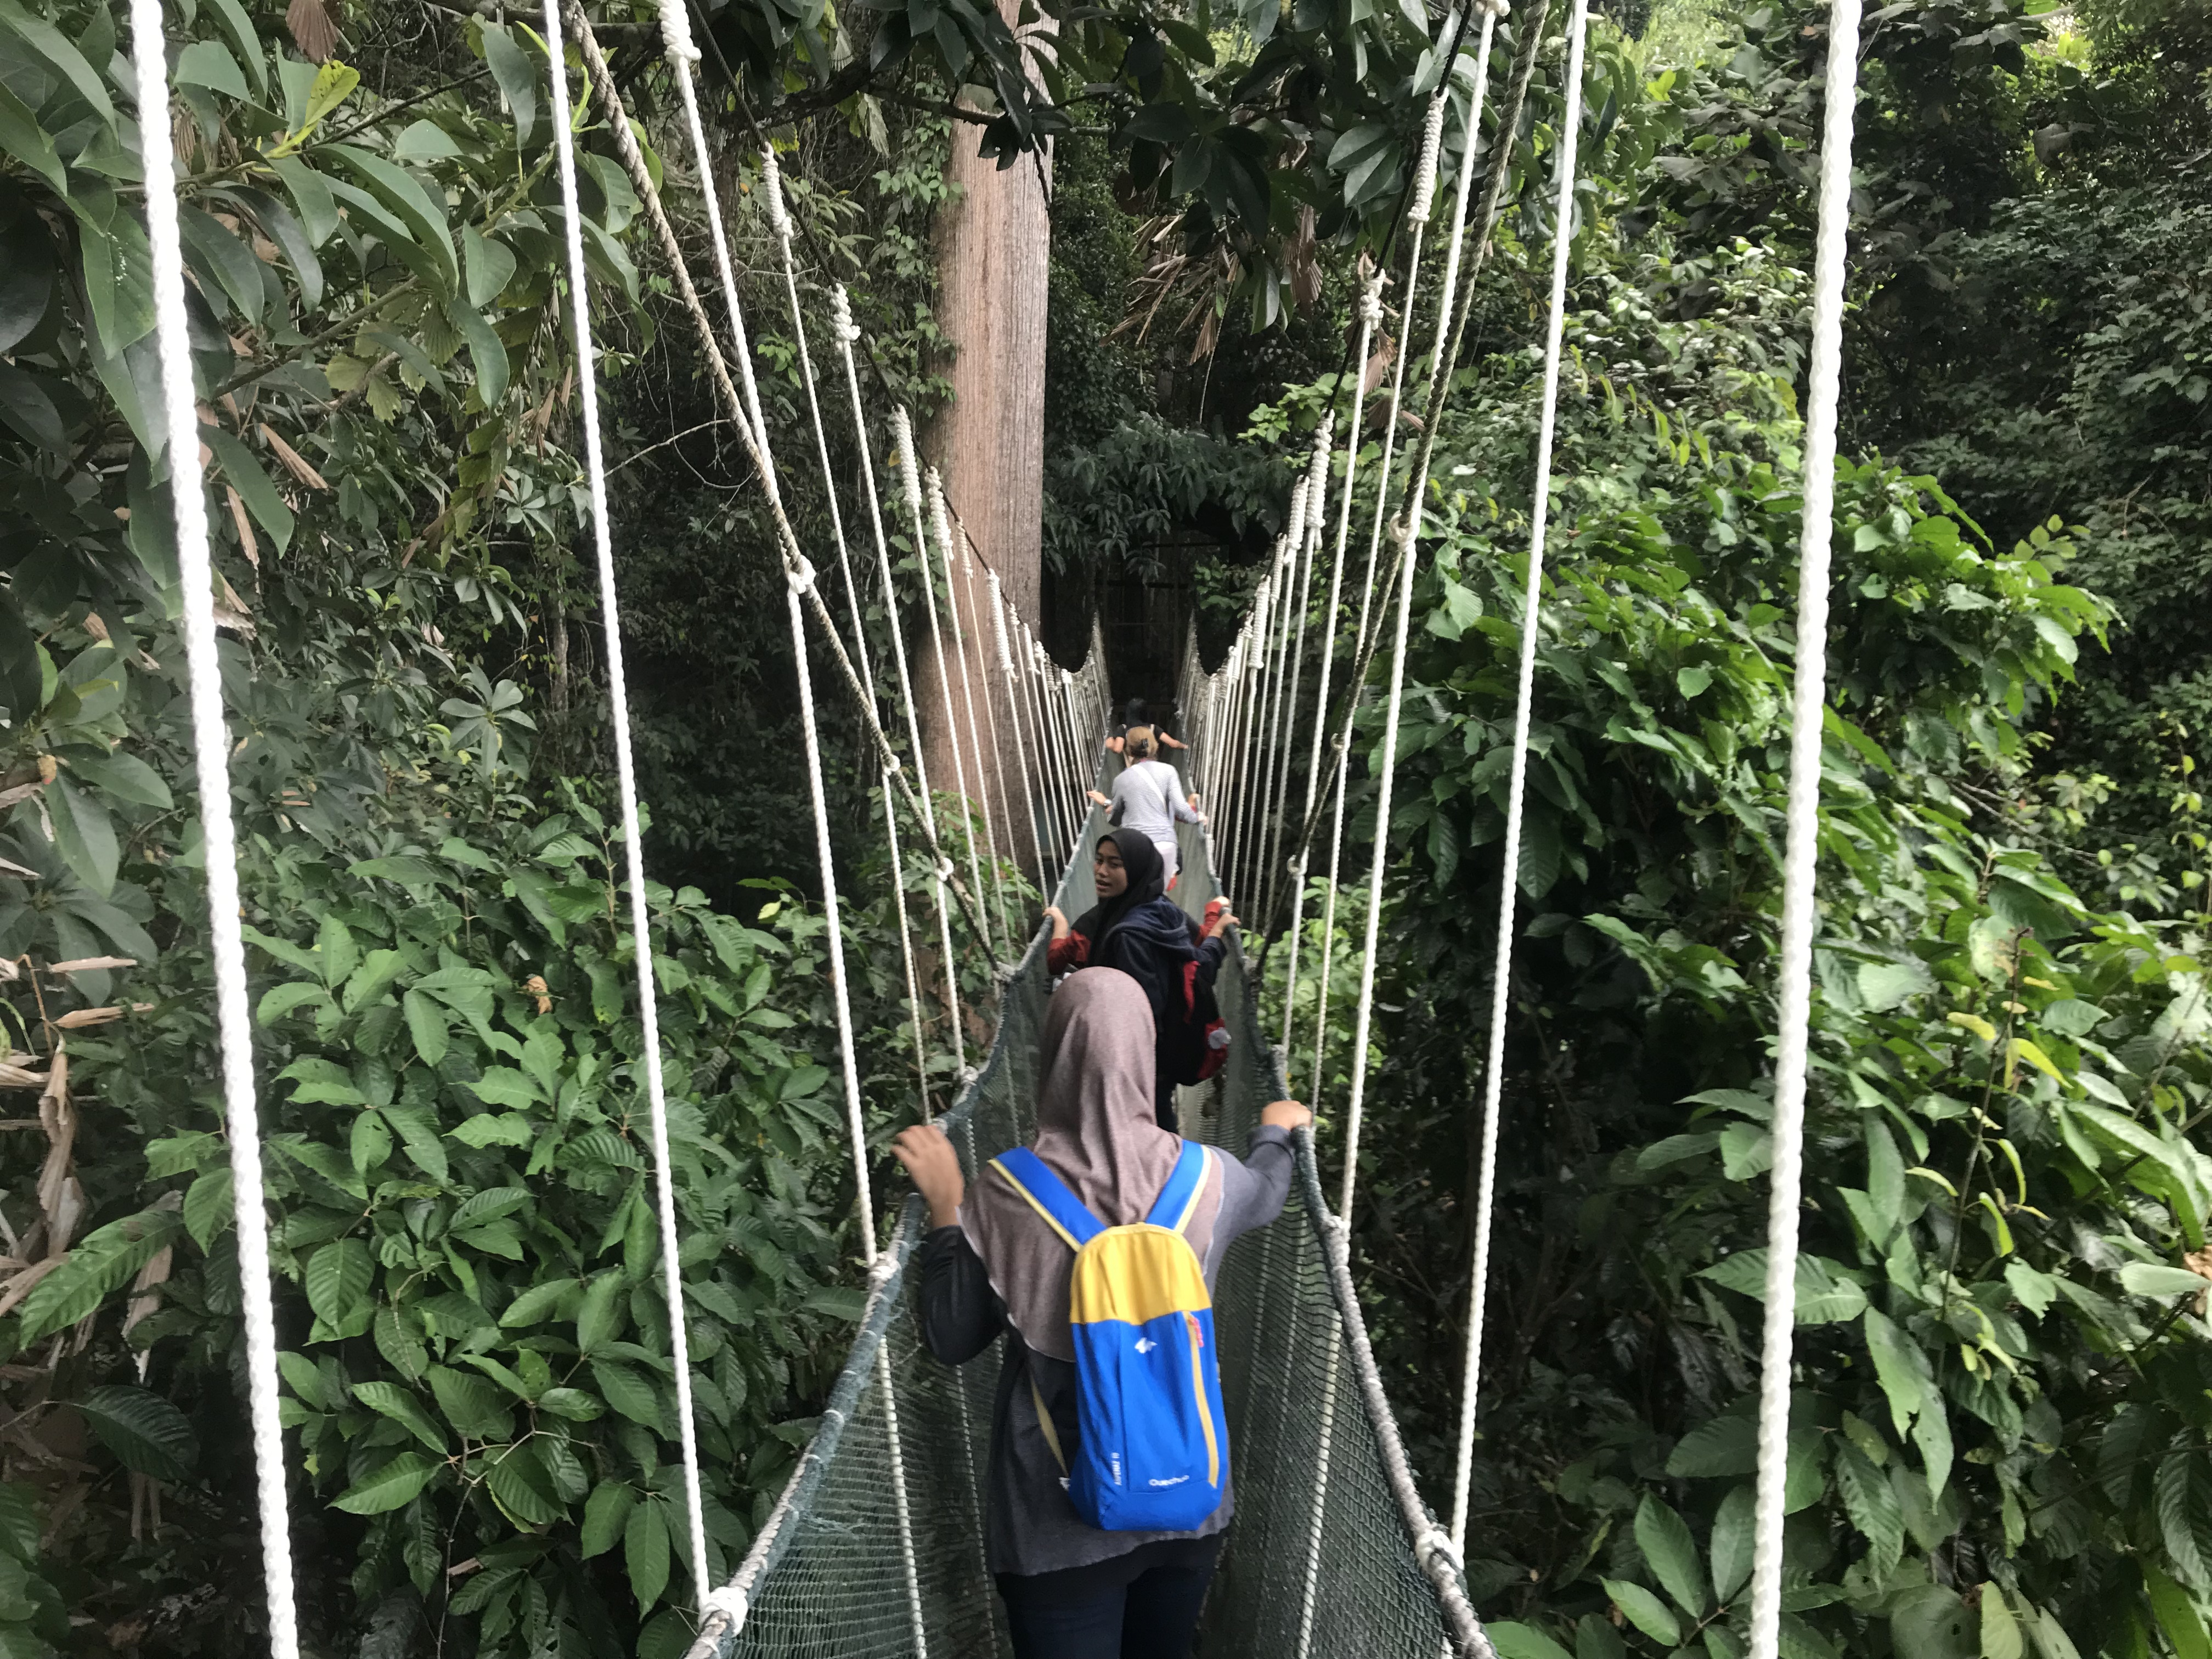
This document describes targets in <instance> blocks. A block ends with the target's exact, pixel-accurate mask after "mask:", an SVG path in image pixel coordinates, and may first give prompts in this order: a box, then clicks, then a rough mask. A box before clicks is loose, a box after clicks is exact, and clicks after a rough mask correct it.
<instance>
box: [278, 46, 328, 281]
mask: <svg viewBox="0 0 2212 1659" xmlns="http://www.w3.org/2000/svg"><path fill="white" fill-rule="evenodd" d="M327 67H329V66H328V65H327V64H325V68H327ZM269 165H270V167H272V168H274V169H275V170H276V176H277V177H278V178H279V179H283V181H284V189H285V191H286V192H287V193H288V194H289V196H290V197H291V198H292V207H293V210H294V211H295V212H296V213H297V214H298V215H299V216H300V228H301V229H302V230H303V231H305V232H306V233H307V246H309V247H311V248H318V247H320V246H322V245H323V244H324V243H325V242H327V241H328V240H330V239H331V233H332V232H333V231H335V230H337V228H338V204H337V200H336V199H335V198H334V197H332V196H331V187H330V184H329V182H328V181H327V180H326V179H324V177H323V175H322V174H321V173H317V172H316V171H315V170H314V168H313V167H309V166H308V165H307V163H306V162H305V161H301V160H300V159H299V158H298V157H297V156H290V155H283V156H273V157H271V158H270V162H269Z"/></svg>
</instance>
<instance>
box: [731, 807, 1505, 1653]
mask: <svg viewBox="0 0 2212 1659" xmlns="http://www.w3.org/2000/svg"><path fill="white" fill-rule="evenodd" d="M1103 828H1104V817H1103V814H1100V813H1097V812H1094V813H1092V814H1091V822H1090V823H1089V825H1088V827H1087V829H1086V830H1085V836H1084V842H1083V845H1082V846H1081V847H1080V848H1078V850H1077V853H1076V855H1075V857H1074V859H1073V860H1072V861H1071V863H1070V864H1069V866H1068V869H1067V872H1066V875H1065V876H1064V877H1063V878H1062V879H1061V882H1060V892H1059V899H1058V902H1059V903H1060V907H1061V908H1062V909H1063V910H1064V911H1066V914H1068V915H1071V916H1073V915H1080V914H1081V913H1082V912H1083V911H1084V910H1085V909H1087V908H1089V907H1090V906H1091V903H1092V902H1095V899H1096V894H1095V892H1094V890H1093V889H1092V886H1091V851H1092V848H1093V846H1094V845H1095V843H1096V841H1097V836H1098V834H1099V832H1100V831H1101V830H1102V829H1103ZM1182 848H1183V853H1182V870H1183V874H1182V880H1181V881H1180V882H1179V883H1178V884H1177V886H1176V893H1175V897H1176V899H1177V900H1178V901H1179V902H1181V903H1182V905H1183V907H1184V908H1186V909H1187V910H1188V911H1189V912H1190V913H1191V914H1192V915H1200V913H1202V912H1203V910H1204V908H1205V906H1206V901H1207V900H1208V899H1209V898H1211V897H1212V896H1213V895H1214V893H1215V891H1216V887H1215V884H1214V880H1213V875H1212V869H1211V867H1210V866H1209V863H1208V859H1207V848H1206V837H1205V836H1204V835H1203V834H1202V833H1200V832H1198V831H1197V830H1196V829H1194V826H1191V825H1183V826H1182ZM1050 989H1051V986H1050V983H1049V981H1048V976H1047V975H1046V971H1045V965H1044V951H1043V948H1042V933H1041V934H1040V936H1039V939H1036V940H1033V941H1032V942H1031V944H1030V949H1029V951H1028V952H1027V953H1026V954H1025V955H1024V957H1023V958H1022V962H1021V964H1020V966H1019V969H1018V971H1017V972H1016V973H1015V974H1014V975H1013V976H1012V979H1011V981H1009V982H1008V983H1007V985H1006V991H1005V994H1004V999H1003V1002H1002V1005H1001V1008H1000V1024H999V1030H998V1036H997V1040H996V1042H994V1045H993V1047H992V1049H991V1052H990V1055H989V1057H988V1059H987V1061H986V1062H985V1064H984V1066H983V1067H982V1070H981V1073H980V1074H979V1075H978V1076H977V1078H976V1079H975V1082H974V1083H973V1084H972V1085H970V1086H969V1089H968V1090H967V1091H965V1092H964V1093H963V1096H962V1097H961V1099H960V1101H959V1102H958V1103H957V1105H956V1107H955V1109H953V1110H952V1111H951V1113H950V1114H948V1115H947V1116H946V1118H945V1126H946V1128H947V1129H948V1131H949V1132H950V1133H951V1135H952V1138H953V1141H954V1144H955V1146H957V1148H958V1149H959V1152H960V1155H961V1158H962V1161H963V1164H965V1165H966V1166H967V1169H968V1172H969V1177H970V1178H971V1179H972V1178H973V1176H974V1174H975V1168H976V1166H977V1164H978V1163H979V1161H980V1160H987V1159H988V1158H990V1157H992V1156H993V1155H994V1154H996V1153H998V1152H1001V1151H1003V1150H1005V1149H1006V1147H1008V1146H1016V1145H1018V1144H1020V1143H1021V1142H1024V1141H1025V1140H1027V1139H1029V1138H1030V1134H1031V1133H1033V1129H1034V1121H1033V1117H1032V1108H1031V1102H1032V1097H1033V1091H1034V1087H1035V1083H1036V1050H1037V1040H1038V1036H1039V1033H1040V1032H1041V1030H1042V1027H1043V1023H1044V1012H1045V1002H1046V999H1047V997H1048V994H1049V993H1050ZM1217 994H1218V998H1219V1000H1220V1004H1221V1011H1222V1014H1223V1018H1224V1019H1225V1021H1226V1023H1227V1024H1228V1028H1229V1030H1230V1031H1231V1034H1232V1036H1233V1039H1234V1041H1233V1045H1232V1047H1231V1049H1230V1054H1229V1059H1228V1061H1227V1063H1226V1064H1225V1066H1224V1067H1223V1071H1222V1073H1221V1075H1220V1076H1219V1077H1218V1078H1216V1079H1214V1080H1213V1081H1212V1083H1210V1084H1208V1085H1205V1086H1203V1087H1201V1088H1199V1089H1192V1090H1186V1091H1184V1093H1183V1101H1182V1103H1183V1128H1184V1132H1185V1133H1189V1134H1193V1135H1197V1136H1200V1137H1203V1138H1206V1139H1212V1140H1216V1141H1218V1143H1220V1144H1221V1145H1223V1146H1227V1147H1229V1148H1230V1149H1231V1150H1232V1151H1237V1152H1241V1151H1242V1150H1243V1146H1244V1145H1245V1141H1246V1138H1247V1137H1248V1136H1249V1133H1250V1132H1251V1129H1252V1127H1253V1125H1254V1124H1255V1122H1256V1121H1258V1117H1259V1112H1260V1109H1261V1106H1263V1105H1264V1104H1266V1103H1267V1102H1268V1101H1270V1100H1273V1099H1277V1098H1279V1097H1281V1096H1282V1095H1283V1094H1284V1092H1285V1091H1284V1088H1283V1085H1282V1078H1281V1073H1280V1068H1279V1065H1278V1063H1277V1060H1276V1057H1275V1055H1274V1054H1273V1051H1272V1050H1271V1049H1270V1048H1269V1047H1268V1045H1267V1040H1266V1039H1265V1037H1264V1036H1262V1035H1261V1027H1260V1021H1259V1018H1258V1012H1257V1010H1256V1009H1255V1006H1254V998H1253V995H1252V992H1251V987H1250V983H1249V979H1248V977H1247V974H1246V969H1245V963H1244V958H1243V951H1242V949H1241V946H1240V945H1237V943H1236V942H1235V941H1234V939H1233V937H1232V945H1231V952H1230V956H1229V959H1228V961H1227V962H1226V963H1225V965H1224V966H1223V969H1222V971H1221V976H1220V980H1219V982H1218V987H1217ZM1298 1141H1299V1160H1300V1169H1299V1179H1298V1180H1297V1181H1296V1182H1293V1185H1292V1190H1291V1201H1290V1205H1289V1207H1288V1208H1287V1209H1286V1210H1285V1212H1284V1213H1283V1215H1282V1217H1281V1218H1280V1219H1279V1220H1278V1221H1277V1222H1276V1223H1275V1224H1274V1225H1273V1226H1271V1227H1268V1228H1266V1229H1263V1230H1261V1231H1259V1232H1256V1233H1253V1234H1249V1235H1248V1236H1247V1237H1244V1238H1243V1239H1240V1240H1238V1241H1237V1243H1235V1244H1233V1245H1232V1246H1231V1249H1230V1251H1229V1254H1228V1255H1227V1257H1226V1259H1225V1261H1224V1263H1223V1267H1222V1270H1221V1274H1220V1282H1219V1285H1218V1291H1217V1295H1216V1298H1215V1321H1216V1327H1217V1329H1218V1332H1219V1334H1220V1335H1219V1340H1220V1346H1221V1363H1222V1386H1223V1391H1224V1394H1225V1399H1226V1402H1227V1405H1228V1408H1229V1420H1230V1432H1231V1470H1232V1472H1233V1478H1234V1480H1235V1485H1236V1498H1237V1519H1236V1522H1235V1523H1234V1525H1233V1526H1232V1527H1231V1530H1230V1536H1229V1542H1228V1546H1227V1548H1226V1550H1225V1553H1224V1554H1223V1557H1222V1565H1221V1570H1220V1572H1219V1574H1218V1577H1217V1578H1216V1579H1215V1581H1214V1584H1213V1588H1212V1593H1211V1595H1210V1596H1209V1598H1208V1600H1207V1603H1206V1616H1205V1620H1204V1623H1203V1626H1202V1629H1201V1633H1200V1641H1199V1652H1200V1654H1202V1655H1205V1656H1207V1659H1222V1656H1231V1655H1246V1654H1249V1655H1265V1656H1269V1659H1275V1656H1285V1659H1287V1656H1296V1655H1298V1654H1300V1653H1301V1652H1305V1653H1310V1654H1312V1655H1315V1656H1342V1659H1391V1656H1397V1655H1403V1656H1407V1659H1437V1656H1438V1655H1439V1654H1440V1653H1442V1652H1443V1651H1445V1650H1446V1648H1447V1646H1448V1645H1449V1644H1448V1639H1447V1638H1448V1636H1449V1631H1450V1629H1451V1626H1450V1625H1449V1624H1448V1623H1447V1621H1446V1619H1445V1617H1444V1615H1443V1612H1442V1611H1441V1610H1440V1607H1439V1601H1438V1590H1437V1588H1436V1587H1435V1585H1433V1584H1432V1583H1431V1579H1430V1578H1429V1577H1427V1576H1426V1575H1425V1573H1424V1572H1423V1571H1422V1570H1421V1568H1420V1567H1419V1565H1417V1564H1416V1561H1415V1557H1414V1553H1413V1548H1412V1547H1411V1544H1410V1541H1409V1537H1410V1535H1409V1533H1408V1523H1409V1517H1408V1513H1407V1504H1409V1503H1411V1504H1416V1505H1417V1504H1418V1500H1415V1499H1411V1498H1410V1496H1409V1494H1410V1482H1408V1483H1407V1494H1408V1496H1407V1497H1405V1498H1401V1497H1400V1496H1399V1495H1396V1494H1394V1490H1393V1486H1392V1483H1391V1480H1390V1477H1389V1474H1388V1472H1387V1470H1388V1466H1387V1464H1386V1461H1385V1458H1384V1455H1383V1439H1382V1437H1380V1436H1378V1432H1377V1422H1376V1407H1375V1406H1373V1405H1371V1404H1370V1401H1369V1400H1367V1399H1364V1398H1363V1394H1362V1391H1361V1389H1360V1387H1359V1385H1358V1381H1357V1379H1356V1378H1355V1376H1354V1367H1353V1352H1352V1342H1351V1341H1350V1340H1347V1335H1348V1334H1352V1335H1356V1334H1357V1333H1356V1332H1352V1331H1351V1328H1350V1327H1348V1326H1347V1325H1346V1322H1345V1321H1344V1319H1343V1317H1342V1316H1340V1311H1339V1304H1338V1302H1337V1301H1336V1299H1335V1298H1334V1296H1333V1294H1332V1291H1331V1286H1330V1282H1329V1273H1328V1260H1327V1256H1326V1255H1325V1250H1324V1243H1325V1234H1324V1231H1323V1219H1322V1218H1323V1216H1324V1211H1323V1208H1322V1197H1321V1188H1320V1184H1319V1181H1318V1177H1317V1173H1316V1170H1315V1166H1314V1162H1313V1153H1312V1146H1311V1142H1310V1139H1309V1138H1308V1137H1306V1136H1304V1135H1301V1136H1299V1137H1298ZM921 1226H922V1215H921V1203H920V1200H918V1199H913V1198H909V1199H908V1202H907V1205H906V1207H905V1210H904V1212H902V1215H901V1217H900V1219H899V1224H898V1226H897V1228H896V1231H895V1232H894V1234H893V1237H892V1239H891V1242H890V1244H889V1246H888V1247H887V1249H886V1250H885V1253H884V1266H883V1269H882V1272H883V1278H882V1280H881V1283H880V1284H879V1285H878V1287H877V1289H876V1291H875V1292H874V1294H873V1295H872V1298H871V1301H870V1304H869V1307H868V1311H867V1314H866V1317H865V1318H864V1319H863V1321H862V1323H861V1327H860V1336H859V1339H858V1340H857V1341H856V1342H855V1343H854V1347H853V1352H852V1357H851V1358H850V1359H849V1360H848V1362H847V1364H846V1366H845V1370H844V1371H843V1373H842V1375H841V1376H840V1378H839V1381H838V1383H837V1385H836V1389H834V1390H833V1392H832V1394H831V1396H830V1400H829V1405H828V1407H827V1409H826V1410H825V1411H824V1413H823V1418H822V1422H821V1426H820V1428H819V1430H818V1431H817V1436H816V1439H815V1441H814V1443H813V1444H812V1445H811V1447H810V1448H809V1449H808V1450H807V1452H806V1454H805V1458H804V1459H803V1461H802V1462H801V1463H800V1465H799V1469H798V1471H797V1472H796V1474H794V1475H793V1479H792V1482H791V1485H790V1486H789V1488H788V1489H787V1492H786V1493H785V1496H784V1498H783V1501H782V1502H781V1504H780V1505H779V1506H778V1509H777V1510H776V1513H775V1516H772V1517H771V1519H770V1521H769V1523H768V1525H767V1527H766V1528H763V1532H762V1534H761V1535H760V1537H759V1538H758V1539H757V1541H756V1542H755V1544H754V1547H753V1549H752V1551H751V1553H750V1554H749V1555H748V1557H747V1559H746V1562H745V1565H744V1567H743V1568H742V1569H740V1571H739V1574H738V1579H737V1581H736V1583H737V1585H738V1587H739V1588H740V1589H742V1590H743V1591H744V1595H745V1597H746V1614H745V1618H744V1624H743V1626H742V1628H741V1629H739V1630H738V1631H736V1632H734V1633H733V1632H732V1631H731V1629H730V1620H729V1619H728V1618H727V1617H726V1615H722V1614H710V1615H709V1617H708V1621H707V1624H706V1626H705V1628H704V1630H703V1632H702V1637H701V1639H700V1641H699V1643H698V1644H697V1645H696V1647H695V1648H694V1649H693V1650H692V1659H730V1656H738V1655H745V1656H751V1655H759V1656H770V1655H773V1656H777V1659H785V1656H790V1659H802V1656H803V1659H864V1656H878V1655H880V1656H886V1659H888V1656H893V1655H901V1656H904V1655H915V1656H920V1655H935V1656H939V1659H954V1656H962V1659H964V1656H969V1655H984V1654H997V1655H1006V1654H1010V1653H1011V1651H1012V1650H1011V1648H1010V1646H1009V1644H1008V1642H1007V1639H1006V1632H1005V1629H1004V1626H1003V1623H1002V1620H1001V1618H1000V1609H999V1606H998V1601H997V1596H996V1594H995V1592H994V1589H993V1587H992V1583H991V1580H990V1577H989V1576H988V1575H987V1572H986V1571H985V1569H984V1565H983V1547H982V1537H983V1528H982V1516H981V1508H980V1505H981V1474H982V1471H983V1468H984V1466H985V1462H986V1459H987V1456H988V1453H989V1433H990V1416H991V1403H992V1395H993V1391H994V1384H995V1383H996V1380H997V1376H998V1369H999V1354H998V1350H997V1347H996V1346H995V1345H994V1347H993V1348H992V1349H990V1350H989V1351H987V1352H985V1353H983V1354H981V1355H980V1356H978V1357H977V1358H975V1359H973V1360H971V1361H969V1363H968V1364H966V1365H963V1366H961V1367H959V1368H958V1369H957V1370H954V1369H951V1368H948V1367H946V1366H945V1365H943V1364H939V1362H938V1361H936V1360H935V1359H933V1358H931V1357H930V1356H929V1355H928V1354H927V1352H924V1351H923V1349H922V1347H921V1343H920V1340H919V1337H918V1334H917V1332H916V1329H915V1321H914V1318H913V1316H912V1312H911V1310H910V1308H909V1306H908V1297H907V1289H906V1285H905V1284H904V1281H903V1271H904V1267H905V1263H906V1261H907V1258H908V1255H910V1254H911V1253H912V1251H913V1249H914V1248H915V1244H916V1243H918V1242H919V1240H920V1237H921ZM1346 1285H1347V1286H1348V1280H1346ZM1001 1340H1004V1339H1001ZM1359 1346H1360V1347H1361V1348H1362V1349H1363V1350H1364V1342H1363V1343H1361V1344H1360V1345H1359ZM886 1379H888V1382H889V1384H890V1386H889V1389H885V1388H884V1386H883V1384H884V1381H885V1380H886ZM1370 1381H1371V1378H1370ZM1374 1399H1375V1401H1379V1395H1376V1396H1374ZM1380 1409H1381V1412H1382V1415H1383V1418H1384V1419H1386V1420H1385V1421H1384V1422H1383V1425H1382V1427H1383V1433H1384V1434H1387V1435H1389V1437H1391V1438H1392V1439H1393V1440H1394V1441H1395V1429H1394V1428H1392V1427H1391V1426H1390V1425H1389V1424H1388V1422H1387V1416H1388V1413H1387V1407H1382V1408H1380ZM894 1425H896V1439H897V1444H898V1449H899V1454H900V1455H898V1456H897V1457H896V1458H894V1456H893V1455H892V1439H893V1434H894ZM1401 1466H1402V1459H1401ZM1324 1475H1325V1477H1326V1478H1325V1479H1324V1478H1323V1477H1324ZM902 1500H903V1501H902ZM902 1508H903V1509H904V1510H905V1512H906V1514H907V1516H908V1518H909V1522H910V1525H909V1527H908V1528H907V1531H908V1534H910V1537H911V1549H910V1551H909V1549H908V1547H906V1546H905V1545H904V1544H903V1543H902V1528H901V1526H900V1511H901V1510H902ZM1317 1510H1318V1527H1319V1532H1318V1539H1317V1547H1316V1530H1315V1529H1316V1512H1317ZM1415 1524H1416V1525H1417V1527H1418V1528H1419V1529H1420V1530H1426V1529H1427V1526H1428V1523H1427V1520H1426V1516H1425V1513H1420V1514H1419V1517H1418V1520H1417V1522H1415ZM1309 1563H1312V1564H1313V1572H1312V1577H1311V1579H1310V1581H1309ZM1449 1588H1450V1589H1452V1590H1454V1591H1456V1589H1457V1584H1456V1582H1455V1581H1453V1582H1452V1583H1450V1586H1449ZM1454 1600H1455V1601H1457V1604H1458V1607H1459V1608H1460V1610H1461V1620H1460V1622H1461V1627H1462V1632H1465V1631H1466V1630H1467V1629H1468V1623H1467V1620H1466V1615H1465V1613H1464V1607H1465V1602H1464V1600H1463V1599H1462V1598H1461V1597H1459V1596H1457V1595H1455V1596H1454ZM1309 1621H1310V1633H1309V1636H1308V1638H1307V1640H1306V1641H1305V1642H1304V1643H1302V1642H1301V1639H1300V1632H1301V1626H1302V1625H1304V1624H1307V1623H1308V1622H1309ZM1463 1639H1464V1638H1463ZM1486 1648H1487V1644H1486V1643H1483V1642H1481V1641H1480V1638H1479V1636H1478V1637H1477V1638H1476V1643H1475V1644H1471V1645H1469V1646H1468V1649H1467V1650H1469V1651H1474V1652H1477V1653H1481V1652H1484V1651H1486Z"/></svg>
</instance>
